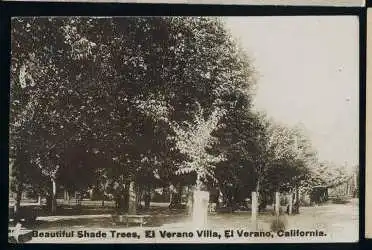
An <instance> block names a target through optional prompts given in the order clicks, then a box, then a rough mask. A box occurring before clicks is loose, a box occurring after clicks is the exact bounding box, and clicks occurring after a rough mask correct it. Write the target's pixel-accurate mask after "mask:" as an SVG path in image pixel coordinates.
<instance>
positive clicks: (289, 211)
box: [288, 193, 293, 215]
mask: <svg viewBox="0 0 372 250" xmlns="http://www.w3.org/2000/svg"><path fill="white" fill-rule="evenodd" d="M292 208H293V194H292V193H290V194H289V195H288V214H289V215H291V214H292Z"/></svg>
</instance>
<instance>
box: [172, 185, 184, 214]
mask: <svg viewBox="0 0 372 250" xmlns="http://www.w3.org/2000/svg"><path fill="white" fill-rule="evenodd" d="M171 193H172V191H171ZM181 197H182V186H181V184H180V183H178V184H177V185H176V192H175V193H172V196H171V202H170V204H169V208H176V209H177V208H180V207H181V203H182V200H181Z"/></svg>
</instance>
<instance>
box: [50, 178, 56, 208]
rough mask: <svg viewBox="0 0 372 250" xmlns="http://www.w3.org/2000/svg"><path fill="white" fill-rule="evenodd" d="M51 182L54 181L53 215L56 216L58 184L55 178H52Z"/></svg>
mask: <svg viewBox="0 0 372 250" xmlns="http://www.w3.org/2000/svg"><path fill="white" fill-rule="evenodd" d="M51 181H52V197H51V199H52V200H51V202H52V203H51V206H52V207H51V212H52V215H55V214H56V211H57V196H56V195H57V184H56V180H55V179H54V178H52V179H51Z"/></svg>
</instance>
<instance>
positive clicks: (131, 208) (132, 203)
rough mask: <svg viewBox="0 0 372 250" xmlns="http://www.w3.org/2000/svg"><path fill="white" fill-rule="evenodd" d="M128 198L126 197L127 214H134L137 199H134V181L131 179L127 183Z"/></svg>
mask: <svg viewBox="0 0 372 250" xmlns="http://www.w3.org/2000/svg"><path fill="white" fill-rule="evenodd" d="M128 195H129V197H128V198H129V199H128V214H136V212H137V210H136V207H137V202H136V201H137V199H136V191H135V183H134V181H131V182H130V183H129V193H128Z"/></svg>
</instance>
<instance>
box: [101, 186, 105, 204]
mask: <svg viewBox="0 0 372 250" xmlns="http://www.w3.org/2000/svg"><path fill="white" fill-rule="evenodd" d="M101 206H102V207H104V206H105V189H103V190H102V204H101Z"/></svg>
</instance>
